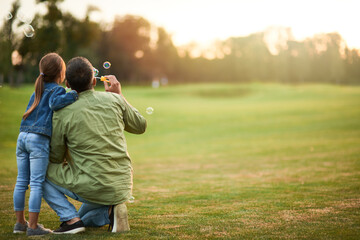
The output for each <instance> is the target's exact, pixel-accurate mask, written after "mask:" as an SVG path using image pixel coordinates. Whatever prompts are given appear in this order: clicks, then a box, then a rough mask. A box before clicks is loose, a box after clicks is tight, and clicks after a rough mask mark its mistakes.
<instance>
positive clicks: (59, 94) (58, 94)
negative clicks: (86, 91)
mask: <svg viewBox="0 0 360 240" xmlns="http://www.w3.org/2000/svg"><path fill="white" fill-rule="evenodd" d="M78 97H79V96H78V94H77V92H76V91H75V90H72V91H70V92H68V93H67V92H66V91H65V89H64V88H63V87H61V86H59V87H56V88H55V89H54V92H53V93H52V94H51V97H50V99H49V107H50V109H51V110H53V111H57V110H59V109H62V108H64V107H66V106H67V105H70V104H72V103H73V102H75V101H76V100H77V99H78Z"/></svg>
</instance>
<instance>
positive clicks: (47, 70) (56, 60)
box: [23, 53, 65, 119]
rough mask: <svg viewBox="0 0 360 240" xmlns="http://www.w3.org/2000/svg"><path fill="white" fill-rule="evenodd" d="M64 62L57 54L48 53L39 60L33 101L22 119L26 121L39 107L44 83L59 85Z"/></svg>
mask: <svg viewBox="0 0 360 240" xmlns="http://www.w3.org/2000/svg"><path fill="white" fill-rule="evenodd" d="M64 67H65V63H64V60H63V59H62V58H61V57H60V56H59V55H58V54H57V53H48V54H46V55H45V56H44V57H42V58H41V60H40V63H39V70H40V75H39V76H38V77H37V79H36V81H35V100H34V102H33V104H32V105H31V107H30V108H29V109H28V110H27V111H26V112H25V113H24V115H23V119H26V118H27V117H28V116H29V115H30V113H31V112H32V111H34V109H35V108H36V107H37V106H38V105H39V103H40V99H41V96H42V94H43V92H44V83H45V82H56V81H58V82H57V83H60V81H61V79H62V78H63V76H61V74H62V72H63V68H64Z"/></svg>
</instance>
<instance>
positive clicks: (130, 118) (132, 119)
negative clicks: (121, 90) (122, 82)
mask: <svg viewBox="0 0 360 240" xmlns="http://www.w3.org/2000/svg"><path fill="white" fill-rule="evenodd" d="M121 98H122V100H123V102H124V107H125V111H124V112H123V114H124V115H123V116H124V123H125V131H127V132H129V133H134V134H142V133H144V132H145V130H146V126H147V123H146V119H145V118H144V117H143V116H142V115H141V114H140V113H139V111H138V110H137V109H136V108H134V107H133V106H131V105H130V104H129V103H128V102H127V101H126V100H125V99H124V97H123V96H121Z"/></svg>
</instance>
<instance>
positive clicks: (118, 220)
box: [111, 203, 130, 233]
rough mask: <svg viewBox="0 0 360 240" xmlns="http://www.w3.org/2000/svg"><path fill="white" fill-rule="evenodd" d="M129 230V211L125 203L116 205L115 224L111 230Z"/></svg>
mask: <svg viewBox="0 0 360 240" xmlns="http://www.w3.org/2000/svg"><path fill="white" fill-rule="evenodd" d="M129 230H130V227H129V222H128V213H127V208H126V205H125V203H122V204H119V205H116V206H115V207H114V226H113V229H112V231H111V232H113V233H115V232H126V231H129Z"/></svg>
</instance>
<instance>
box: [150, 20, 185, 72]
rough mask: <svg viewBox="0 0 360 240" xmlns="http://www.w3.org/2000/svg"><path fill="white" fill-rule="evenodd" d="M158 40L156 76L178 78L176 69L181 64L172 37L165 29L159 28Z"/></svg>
mask: <svg viewBox="0 0 360 240" xmlns="http://www.w3.org/2000/svg"><path fill="white" fill-rule="evenodd" d="M157 34H158V40H157V43H156V50H155V59H154V60H155V62H156V66H155V75H157V76H159V77H169V78H172V79H174V78H176V74H177V73H178V71H177V69H176V67H177V66H178V63H179V55H178V52H177V49H176V47H175V46H174V44H173V42H172V40H171V36H170V35H169V34H168V33H167V32H166V31H165V29H164V28H161V27H160V28H158V31H157Z"/></svg>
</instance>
